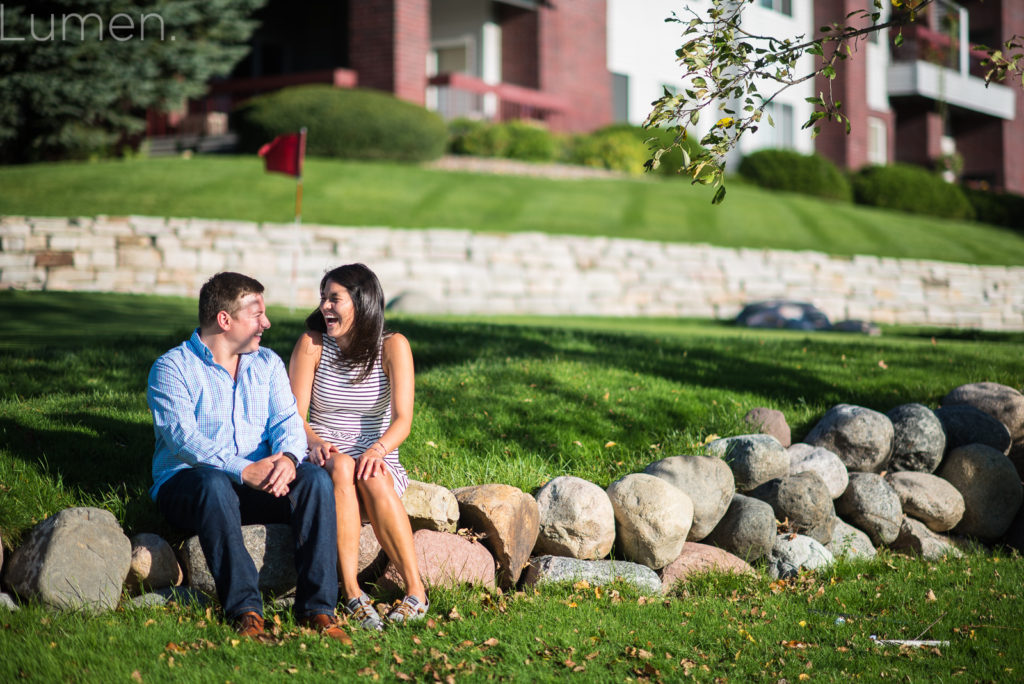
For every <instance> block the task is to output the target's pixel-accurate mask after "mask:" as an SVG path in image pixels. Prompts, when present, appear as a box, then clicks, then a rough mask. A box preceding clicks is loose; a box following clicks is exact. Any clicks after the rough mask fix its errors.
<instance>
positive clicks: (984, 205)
mask: <svg viewBox="0 0 1024 684" xmlns="http://www.w3.org/2000/svg"><path fill="white" fill-rule="evenodd" d="M963 191H964V195H965V196H966V197H967V201H968V202H970V203H971V206H972V207H974V215H975V218H976V219H977V220H978V221H981V222H982V223H991V224H992V225H994V226H1005V227H1007V228H1013V229H1015V230H1024V196H1021V195H1015V194H1013V193H1012V192H992V191H990V190H975V189H973V188H964V189H963Z"/></svg>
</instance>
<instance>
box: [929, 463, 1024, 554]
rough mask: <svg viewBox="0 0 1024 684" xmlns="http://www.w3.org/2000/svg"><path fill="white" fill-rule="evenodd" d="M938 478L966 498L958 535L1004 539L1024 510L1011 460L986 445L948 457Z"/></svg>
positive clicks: (940, 469) (958, 526)
mask: <svg viewBox="0 0 1024 684" xmlns="http://www.w3.org/2000/svg"><path fill="white" fill-rule="evenodd" d="M937 474H938V476H939V477H941V478H943V479H945V480H948V481H949V483H950V484H952V485H953V486H954V487H956V488H957V491H959V492H960V494H962V495H963V497H964V515H963V518H961V519H960V523H959V524H958V525H957V526H956V527H955V528H954V531H955V532H957V533H958V534H964V535H968V536H972V537H981V538H983V539H995V538H997V537H1000V536H1002V535H1003V533H1005V532H1006V530H1007V529H1009V527H1010V523H1011V522H1013V518H1014V516H1016V515H1017V511H1018V510H1019V509H1020V507H1021V501H1022V499H1024V490H1022V488H1021V482H1020V477H1018V475H1017V470H1016V469H1015V468H1014V467H1013V464H1012V463H1011V462H1010V459H1009V458H1007V457H1006V456H1005V455H1004V454H1003V453H1002V452H1000V451H998V450H997V449H993V448H992V447H988V446H985V445H984V444H968V445H967V446H962V447H960V448H958V449H954V450H953V451H951V452H949V453H948V454H947V455H946V459H945V460H944V461H943V462H942V466H941V467H940V468H939V471H938V473H937Z"/></svg>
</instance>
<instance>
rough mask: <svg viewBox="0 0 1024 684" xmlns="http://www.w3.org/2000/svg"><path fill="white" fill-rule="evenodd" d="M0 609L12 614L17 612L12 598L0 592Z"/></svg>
mask: <svg viewBox="0 0 1024 684" xmlns="http://www.w3.org/2000/svg"><path fill="white" fill-rule="evenodd" d="M0 608H3V609H6V610H9V611H11V612H14V611H16V610H18V604H17V603H15V602H14V598H12V597H11V595H10V594H5V593H3V592H0Z"/></svg>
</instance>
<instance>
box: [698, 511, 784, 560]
mask: <svg viewBox="0 0 1024 684" xmlns="http://www.w3.org/2000/svg"><path fill="white" fill-rule="evenodd" d="M775 534H776V532H775V513H774V512H773V511H772V507H771V506H769V505H768V504H766V503H765V502H764V501H761V500H760V499H755V498H753V497H750V496H744V495H743V494H736V495H735V496H734V497H733V498H732V503H730V504H729V509H728V510H727V511H726V512H725V515H724V516H723V517H722V520H721V521H720V522H719V523H718V525H717V526H716V527H715V529H714V530H712V532H711V534H709V535H708V536H707V538H706V539H705V541H706V542H708V543H709V544H714V545H715V546H718V547H720V548H722V549H725V550H726V551H729V552H730V553H732V554H733V555H735V556H737V557H739V558H742V559H743V560H745V561H747V562H748V563H753V562H754V561H757V560H760V559H761V558H764V557H765V556H767V555H768V553H769V552H770V551H771V550H772V545H773V544H774V543H775Z"/></svg>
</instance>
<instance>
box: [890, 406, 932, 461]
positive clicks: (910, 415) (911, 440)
mask: <svg viewBox="0 0 1024 684" xmlns="http://www.w3.org/2000/svg"><path fill="white" fill-rule="evenodd" d="M885 415H887V416H888V417H889V420H891V421H892V428H893V442H892V456H890V457H889V469H890V470H909V471H916V472H921V473H933V472H935V469H936V468H938V467H939V463H941V462H942V455H943V454H944V453H946V433H945V431H944V430H943V429H942V422H941V421H940V420H939V419H938V417H936V415H935V412H934V411H932V410H931V409H930V408H928V407H927V406H924V405H923V404H902V405H900V406H897V407H896V408H894V409H892V410H891V411H889V412H888V413H887V414H885Z"/></svg>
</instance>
